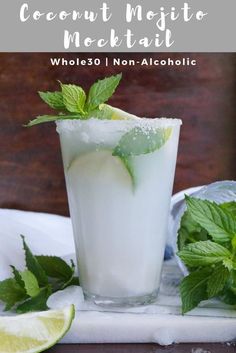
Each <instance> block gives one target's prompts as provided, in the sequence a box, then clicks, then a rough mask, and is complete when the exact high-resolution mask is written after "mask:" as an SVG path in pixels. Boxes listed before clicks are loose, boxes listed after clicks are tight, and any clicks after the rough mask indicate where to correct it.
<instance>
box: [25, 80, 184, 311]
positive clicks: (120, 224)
mask: <svg viewBox="0 0 236 353" xmlns="http://www.w3.org/2000/svg"><path fill="white" fill-rule="evenodd" d="M120 79H121V75H116V76H112V77H109V78H106V79H104V80H101V81H98V82H96V83H95V84H93V85H92V86H91V88H90V90H89V93H88V95H86V93H85V92H84V90H83V89H82V88H81V87H79V86H75V85H65V84H61V91H60V92H40V96H41V98H42V99H43V100H44V101H45V102H46V103H47V104H48V105H50V107H51V108H53V109H56V110H59V112H60V113H59V115H52V116H50V115H46V116H40V117H38V118H36V119H34V120H33V121H31V122H30V123H29V124H28V126H32V125H36V124H39V123H42V122H48V121H56V122H57V131H58V133H59V135H60V141H61V149H62V155H63V163H64V171H65V178H66V185H67V192H68V200H69V206H70V214H71V219H72V224H73V232H74V239H75V245H76V254H77V260H78V268H79V277H80V283H81V285H82V287H83V290H84V292H85V294H86V296H87V298H90V299H93V300H94V301H95V302H96V303H103V304H110V305H119V304H141V303H147V302H150V301H151V300H152V299H154V298H155V297H156V295H157V291H158V288H159V285H160V276H161V268H162V262H163V254H164V248H165V241H166V232H167V221H168V213H169V205H170V197H171V193H172V186H173V180H174V171H175V164H176V155H177V147H178V140H179V129H180V125H181V120H178V119H165V118H162V119H146V118H138V117H136V116H133V115H130V114H128V113H125V112H123V111H121V110H119V109H117V108H113V107H111V106H109V105H106V104H104V102H106V101H107V100H108V98H109V97H110V96H111V95H112V94H113V93H114V91H115V89H116V87H117V85H118V84H119V81H120ZM134 104H135V102H134Z"/></svg>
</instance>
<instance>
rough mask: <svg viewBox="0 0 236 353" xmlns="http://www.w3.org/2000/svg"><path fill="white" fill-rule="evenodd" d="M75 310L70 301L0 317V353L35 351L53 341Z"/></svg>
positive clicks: (63, 329) (69, 320)
mask: <svg viewBox="0 0 236 353" xmlns="http://www.w3.org/2000/svg"><path fill="white" fill-rule="evenodd" d="M74 314H75V309H74V306H73V305H71V306H69V307H67V308H65V309H63V310H49V311H42V312H35V313H30V314H23V315H18V316H3V317H1V318H0V353H36V352H42V351H44V350H45V349H47V348H49V347H51V346H53V345H54V344H56V343H57V342H58V341H59V340H60V339H61V338H62V337H63V336H64V335H65V334H66V332H67V331H68V330H69V328H70V326H71V323H72V321H73V318H74Z"/></svg>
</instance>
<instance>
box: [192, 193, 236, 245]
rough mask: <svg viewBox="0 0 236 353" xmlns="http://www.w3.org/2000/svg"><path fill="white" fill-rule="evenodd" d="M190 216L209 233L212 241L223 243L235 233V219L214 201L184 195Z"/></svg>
mask: <svg viewBox="0 0 236 353" xmlns="http://www.w3.org/2000/svg"><path fill="white" fill-rule="evenodd" d="M185 199H186V203H187V207H188V210H189V212H190V214H191V217H192V218H193V219H194V220H195V221H196V222H197V223H199V224H200V225H201V226H202V227H203V228H205V229H206V230H207V232H208V233H209V234H210V235H211V237H212V238H213V239H214V241H216V242H219V243H225V242H228V241H230V240H231V239H232V238H233V237H234V235H236V219H235V218H234V217H233V215H232V213H231V212H229V211H227V210H225V209H223V208H222V207H220V206H219V205H217V204H216V203H214V202H210V201H207V200H201V199H197V198H194V197H189V196H185Z"/></svg>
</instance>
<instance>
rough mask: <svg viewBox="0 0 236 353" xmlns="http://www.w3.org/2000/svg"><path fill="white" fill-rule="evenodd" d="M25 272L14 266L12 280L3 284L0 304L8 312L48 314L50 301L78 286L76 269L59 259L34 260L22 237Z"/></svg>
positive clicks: (39, 257) (35, 257) (52, 257)
mask: <svg viewBox="0 0 236 353" xmlns="http://www.w3.org/2000/svg"><path fill="white" fill-rule="evenodd" d="M22 240H23V248H24V252H25V262H26V269H25V270H24V271H19V270H17V269H16V268H15V267H14V266H11V268H12V273H13V277H11V278H8V279H5V280H4V281H1V282H0V301H2V302H4V303H5V311H8V310H11V309H15V311H16V312H17V313H19V314H21V313H26V312H31V311H43V310H47V309H48V307H47V299H48V297H49V296H50V295H51V294H52V293H55V292H57V291H58V290H62V289H64V288H66V287H68V286H70V285H79V279H78V277H76V276H75V265H74V263H73V261H72V260H71V265H68V264H67V263H66V262H65V261H64V260H63V259H61V258H60V257H57V256H43V255H41V256H35V255H33V254H32V252H31V250H30V248H29V247H28V245H27V244H26V241H25V238H24V237H23V236H22Z"/></svg>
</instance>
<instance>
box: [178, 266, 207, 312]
mask: <svg viewBox="0 0 236 353" xmlns="http://www.w3.org/2000/svg"><path fill="white" fill-rule="evenodd" d="M211 273H212V270H211V269H210V268H203V269H201V270H198V271H195V272H192V273H190V275H188V276H187V277H185V278H184V279H183V280H182V282H181V284H180V294H181V300H182V313H183V314H184V313H187V312H188V311H190V310H192V309H194V308H195V307H196V306H197V305H198V304H199V303H200V302H201V301H202V300H206V299H207V298H208V295H207V282H208V279H209V278H210V276H211Z"/></svg>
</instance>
